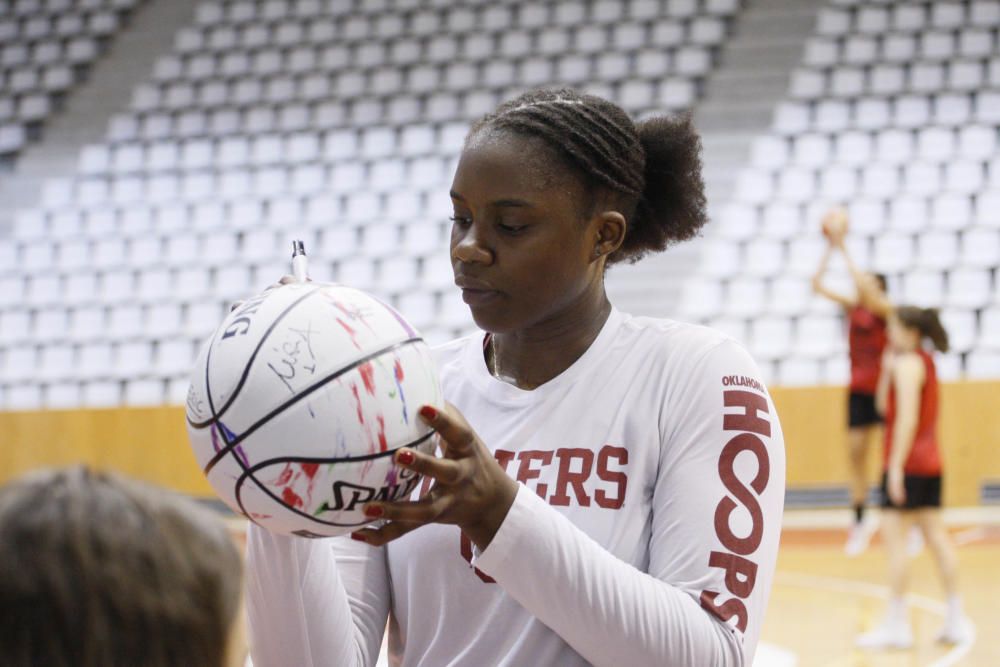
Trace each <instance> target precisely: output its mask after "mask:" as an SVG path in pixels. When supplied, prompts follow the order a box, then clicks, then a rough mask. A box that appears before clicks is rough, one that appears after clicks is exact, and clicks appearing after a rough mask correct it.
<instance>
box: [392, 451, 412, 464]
mask: <svg viewBox="0 0 1000 667" xmlns="http://www.w3.org/2000/svg"><path fill="white" fill-rule="evenodd" d="M416 460H417V457H416V456H415V455H414V453H413V452H411V451H409V450H408V449H404V450H403V451H401V452H399V453H398V454H396V461H397V462H399V463H401V464H402V465H404V466H411V465H413V462H414V461H416Z"/></svg>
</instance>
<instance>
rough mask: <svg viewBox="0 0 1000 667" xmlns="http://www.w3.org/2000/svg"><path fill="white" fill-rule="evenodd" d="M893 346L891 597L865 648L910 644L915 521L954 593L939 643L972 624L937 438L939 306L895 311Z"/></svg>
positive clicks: (886, 523)
mask: <svg viewBox="0 0 1000 667" xmlns="http://www.w3.org/2000/svg"><path fill="white" fill-rule="evenodd" d="M888 331H889V341H890V346H891V348H890V350H888V351H887V352H886V355H885V361H884V363H883V368H882V376H881V377H880V378H879V385H878V394H877V398H878V407H879V410H880V412H882V413H883V414H884V415H885V453H884V460H883V463H884V471H885V472H884V474H883V476H882V508H883V514H882V535H883V538H884V540H885V544H886V550H887V552H888V556H889V586H890V589H891V594H892V597H891V599H890V600H889V609H888V613H887V614H886V618H885V620H884V621H883V622H882V624H881V625H879V626H878V627H877V628H875V629H874V630H872V631H871V632H869V633H867V634H864V635H862V636H861V637H859V638H858V645H859V646H862V647H865V648H908V647H910V646H911V645H912V644H913V634H912V632H911V630H910V623H909V620H908V618H907V614H906V603H905V601H904V599H903V594H904V592H905V590H906V577H907V554H906V544H905V541H906V540H905V534H906V528H907V526H908V525H909V524H910V523H911V522H916V525H918V526H919V527H920V530H921V531H922V532H923V535H924V539H925V540H926V542H927V544H928V545H929V546H930V549H931V553H933V554H934V560H935V561H936V563H937V566H938V571H939V573H940V575H941V583H942V584H943V585H944V589H945V593H946V594H947V596H948V611H947V615H946V617H945V625H944V628H943V629H942V631H941V633H940V634H939V636H938V639H939V640H940V641H944V642H948V643H958V642H960V641H963V640H966V639H967V638H968V634H969V632H970V630H969V624H968V622H967V620H966V618H965V614H964V613H963V611H962V604H961V599H960V598H959V595H958V582H957V579H958V576H957V560H956V557H955V550H954V547H953V545H952V543H951V538H950V537H949V535H948V532H947V530H946V529H945V526H944V522H943V521H942V519H941V452H940V449H939V447H938V439H937V415H938V382H937V374H936V372H935V367H934V358H933V357H932V356H931V354H930V353H929V352H928V351H927V350H925V349H924V347H923V341H924V339H928V340H930V341H931V342H932V343H933V345H934V347H935V348H937V349H938V350H939V351H941V352H946V351H947V350H948V334H947V333H946V332H945V330H944V327H942V326H941V321H940V319H939V318H938V314H937V311H936V310H934V309H929V308H927V309H924V308H916V307H914V306H900V307H899V308H897V309H896V311H895V313H894V314H892V315H890V317H889V327H888Z"/></svg>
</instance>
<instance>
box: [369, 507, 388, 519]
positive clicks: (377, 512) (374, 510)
mask: <svg viewBox="0 0 1000 667" xmlns="http://www.w3.org/2000/svg"><path fill="white" fill-rule="evenodd" d="M384 513H385V511H384V510H383V509H382V508H381V507H379V506H378V505H369V506H368V507H366V508H365V516H366V517H369V518H371V519H377V518H379V517H380V516H382V515H383V514H384Z"/></svg>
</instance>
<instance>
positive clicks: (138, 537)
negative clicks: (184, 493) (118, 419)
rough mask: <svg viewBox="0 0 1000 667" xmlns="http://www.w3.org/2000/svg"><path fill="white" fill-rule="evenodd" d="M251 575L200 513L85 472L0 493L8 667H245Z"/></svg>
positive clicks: (40, 478) (18, 484)
mask: <svg viewBox="0 0 1000 667" xmlns="http://www.w3.org/2000/svg"><path fill="white" fill-rule="evenodd" d="M242 585H243V564H242V562H241V559H240V554H239V552H238V551H237V549H236V545H235V544H233V541H232V539H231V538H230V536H229V531H228V530H226V527H225V525H224V524H223V523H222V521H220V520H219V519H218V518H216V517H215V516H213V515H212V514H211V513H210V512H208V511H206V510H204V509H202V508H200V507H198V506H197V505H196V504H195V503H194V502H192V501H190V500H187V499H185V498H182V497H180V496H178V495H176V494H173V493H171V492H168V491H166V490H164V489H159V488H155V487H152V486H149V485H146V484H142V483H139V482H136V481H133V480H129V479H126V478H123V477H120V476H118V475H113V474H109V473H103V472H94V471H91V470H88V469H86V468H82V467H76V468H68V469H64V470H46V471H39V472H35V473H32V474H30V475H27V476H25V477H22V478H20V479H18V480H15V481H13V482H10V483H9V484H7V485H5V486H4V487H3V488H0V627H2V628H3V631H2V632H0V665H4V667H38V666H39V665H51V666H52V667H69V666H70V665H73V666H74V667H107V666H108V665H142V666H143V667H189V666H191V665H199V666H200V665H204V666H205V667H242V665H243V664H244V663H245V662H246V656H247V644H246V636H245V633H246V628H245V624H244V618H243V613H242V610H241V609H240V607H241V606H242V603H241V598H242V594H241V589H242Z"/></svg>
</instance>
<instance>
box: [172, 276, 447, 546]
mask: <svg viewBox="0 0 1000 667" xmlns="http://www.w3.org/2000/svg"><path fill="white" fill-rule="evenodd" d="M441 403H442V399H441V392H440V388H439V383H438V378H437V371H436V369H435V366H434V363H433V361H432V359H431V355H430V350H429V348H428V346H427V345H426V343H424V341H423V339H422V338H421V337H420V334H419V333H417V331H416V330H415V329H414V328H413V327H412V326H411V325H410V324H409V323H408V322H407V321H406V320H405V319H404V318H403V317H402V316H401V315H400V314H399V313H397V312H396V311H395V310H393V309H392V308H391V307H389V306H387V305H386V304H384V303H382V302H381V301H379V300H377V299H375V298H374V297H372V296H369V295H368V294H366V293H364V292H361V291H359V290H356V289H352V288H349V287H344V286H341V285H329V284H320V283H312V282H310V283H294V284H289V285H283V286H280V287H277V288H274V289H272V290H269V291H267V292H265V293H263V294H261V295H259V296H257V297H255V298H253V299H250V300H248V301H246V302H244V303H242V304H240V305H239V307H238V308H237V309H235V310H234V311H233V312H232V313H230V314H229V316H228V317H226V319H225V320H224V321H223V323H222V325H221V326H219V327H218V329H217V330H216V331H215V333H214V334H213V335H212V336H211V338H210V339H209V340H208V341H207V342H206V343H205V344H204V345H203V347H202V349H201V351H200V353H199V355H198V357H197V360H196V362H195V365H194V369H193V370H192V373H191V384H190V388H189V390H188V395H187V401H186V413H187V430H188V436H189V438H190V441H191V446H192V447H193V449H194V453H195V457H196V458H197V460H198V465H199V466H200V467H201V469H202V471H203V472H204V473H205V475H206V477H207V478H208V481H209V483H210V484H211V485H212V487H213V489H214V490H215V492H216V493H217V494H218V495H219V497H220V498H221V499H222V500H223V501H224V502H225V503H226V504H227V505H228V506H229V507H231V508H232V509H233V510H234V511H236V512H239V513H240V514H243V515H244V516H246V517H247V518H249V519H250V520H252V521H254V522H256V523H258V524H260V525H261V526H263V527H265V528H267V529H268V530H271V531H273V532H276V533H281V534H292V535H300V536H304V537H325V536H334V535H340V534H344V533H348V532H351V531H353V530H355V529H357V528H358V527H359V526H362V525H363V524H365V523H367V522H368V521H370V519H368V518H366V517H365V516H364V515H363V514H362V506H363V505H364V503H366V502H369V501H374V500H381V501H385V500H396V499H401V498H404V497H406V496H409V495H410V493H411V492H412V491H413V490H414V488H416V486H417V484H418V483H419V481H420V478H419V476H418V475H417V474H415V473H413V472H412V471H409V470H405V469H404V468H402V467H398V466H397V465H396V464H395V462H394V459H393V454H394V452H395V451H396V450H397V449H399V448H400V447H404V446H406V447H411V448H414V449H416V450H418V451H421V452H423V453H427V454H433V452H434V448H435V442H434V438H432V435H433V431H431V430H430V429H429V428H428V427H427V426H426V425H425V424H424V423H423V422H422V421H421V420H420V419H419V418H418V415H417V411H418V410H419V409H420V407H421V406H423V405H428V404H429V405H441Z"/></svg>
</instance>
